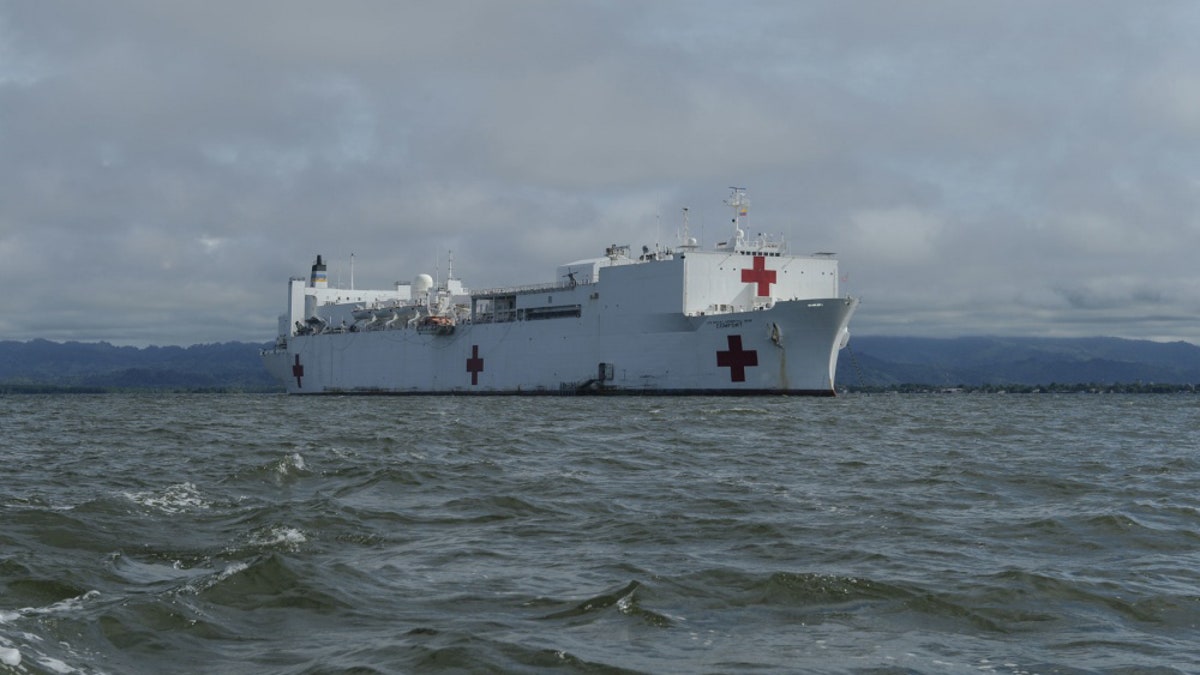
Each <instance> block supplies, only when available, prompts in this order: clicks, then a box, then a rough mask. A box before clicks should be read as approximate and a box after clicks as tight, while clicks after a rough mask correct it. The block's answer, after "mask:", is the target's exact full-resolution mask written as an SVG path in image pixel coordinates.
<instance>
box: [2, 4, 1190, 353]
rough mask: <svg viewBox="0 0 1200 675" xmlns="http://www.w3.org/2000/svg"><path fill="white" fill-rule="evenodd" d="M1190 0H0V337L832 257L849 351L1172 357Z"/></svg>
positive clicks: (190, 334)
mask: <svg viewBox="0 0 1200 675" xmlns="http://www.w3.org/2000/svg"><path fill="white" fill-rule="evenodd" d="M1198 35H1200V4H1197V3H1195V2H1191V1H1183V0H1181V1H1177V2H1173V1H1169V0H1168V1H1162V2H1159V1H1149V2H1129V1H1128V0H1086V1H1083V0H1080V1H1077V2H1074V1H1070V0H1063V1H1058V2H1043V1H1033V0H1027V1H1022V0H1005V1H996V2H960V1H958V0H927V1H923V2H896V1H894V0H878V1H870V0H856V1H854V2H846V1H844V0H830V1H801V2H797V1H792V0H785V1H781V2H766V1H763V2H744V3H741V2H739V3H729V2H703V1H697V0H678V1H670V0H667V1H658V2H641V1H633V0H628V1H622V0H598V1H595V2H587V1H578V0H572V1H570V2H568V1H558V0H554V1H536V0H506V1H505V2H495V1H492V0H451V1H446V0H438V1H437V2H394V1H384V0H380V1H377V2H366V1H363V2H355V1H342V2H316V1H313V2H301V1H294V0H289V1H287V2H282V1H280V2H249V3H246V2H196V3H172V2H160V1H159V0H145V1H136V0H108V1H106V2H87V1H79V2H35V1H22V0H11V1H4V0H0V283H3V284H4V287H5V289H7V290H6V291H5V293H4V295H3V298H4V299H3V301H2V303H0V307H3V311H2V312H0V339H17V340H26V339H31V338H35V337H44V338H49V339H55V340H81V341H95V340H108V341H110V342H113V343H117V344H134V345H146V344H160V345H166V344H181V345H190V344H195V343H202V342H217V341H227V340H253V341H268V340H270V339H272V338H273V336H274V333H275V328H276V323H275V322H276V316H277V315H278V314H279V313H280V312H281V311H282V310H283V305H284V299H285V288H286V281H287V279H288V277H290V276H297V275H304V274H306V273H307V270H308V266H309V265H310V264H311V261H312V258H313V257H314V256H315V255H316V254H317V253H321V254H323V255H324V256H325V257H326V258H328V259H330V262H331V267H330V277H331V279H332V280H334V281H337V280H338V279H340V280H341V282H342V283H344V284H347V285H348V284H349V273H350V272H349V259H350V254H351V253H354V254H355V283H356V285H357V286H359V287H388V286H390V284H391V283H392V282H393V281H395V280H398V279H404V280H407V279H411V278H412V277H413V276H414V275H415V274H417V273H419V272H428V273H433V272H434V269H435V267H436V268H438V269H439V271H440V273H441V274H442V275H443V276H444V274H445V271H446V258H447V251H450V250H453V255H454V272H455V275H456V276H458V277H461V278H462V279H463V280H464V282H465V283H466V284H467V285H468V286H471V287H477V288H482V287H491V286H500V285H507V284H520V283H533V282H542V281H551V280H553V274H554V267H555V266H556V265H557V264H559V263H562V262H566V261H569V260H574V259H578V258H583V257H590V256H593V255H597V254H600V253H602V251H603V247H604V246H605V245H607V244H611V243H628V244H632V245H634V246H635V247H640V246H641V245H642V244H653V243H655V242H656V241H660V242H663V243H667V244H671V243H674V241H675V234H676V228H677V227H678V225H679V221H680V214H681V209H682V207H688V208H689V210H690V211H689V212H690V214H691V224H692V231H693V233H694V234H698V235H700V236H701V238H702V240H703V241H704V242H705V243H709V244H711V243H713V242H714V241H717V240H721V239H723V238H724V234H725V232H726V230H727V224H728V220H729V214H728V211H727V210H726V209H725V207H724V206H723V205H722V203H721V202H722V199H724V198H725V197H726V196H727V193H728V186H730V185H741V186H746V187H747V188H748V189H749V196H750V199H751V202H752V206H751V209H750V223H751V226H750V227H751V230H752V231H763V232H773V233H782V234H784V235H786V236H787V237H788V239H789V242H790V244H791V248H792V250H793V252H812V251H836V252H837V254H838V257H839V259H840V260H841V267H842V274H843V275H844V276H845V277H846V281H845V283H844V284H843V291H845V292H849V293H851V294H854V295H858V296H861V297H862V298H863V299H864V302H863V305H862V307H861V308H860V310H859V313H858V314H857V315H856V317H855V319H854V321H853V323H852V330H853V331H854V332H856V333H858V334H873V335H926V336H956V335H967V334H999V335H1037V336H1068V335H1114V336H1122V337H1133V338H1153V339H1172V340H1173V339H1183V340H1188V341H1192V342H1198V341H1200V320H1198V318H1197V317H1198V316H1200V271H1198V267H1197V264H1196V260H1195V259H1196V254H1197V252H1198V251H1200V67H1198V64H1200V40H1198V39H1197V36H1198Z"/></svg>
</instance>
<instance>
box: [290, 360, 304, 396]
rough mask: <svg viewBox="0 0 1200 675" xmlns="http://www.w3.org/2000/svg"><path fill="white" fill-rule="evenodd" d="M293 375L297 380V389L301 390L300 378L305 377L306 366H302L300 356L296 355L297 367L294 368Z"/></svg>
mask: <svg viewBox="0 0 1200 675" xmlns="http://www.w3.org/2000/svg"><path fill="white" fill-rule="evenodd" d="M292 375H294V376H295V378H296V388H297V389H301V388H302V387H303V385H301V384H300V378H302V377H304V366H302V365H300V355H299V354H297V355H296V365H294V366H292Z"/></svg>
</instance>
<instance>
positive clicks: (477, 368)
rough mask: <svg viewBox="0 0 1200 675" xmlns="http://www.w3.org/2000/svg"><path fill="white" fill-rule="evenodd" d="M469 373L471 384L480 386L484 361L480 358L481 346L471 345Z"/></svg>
mask: <svg viewBox="0 0 1200 675" xmlns="http://www.w3.org/2000/svg"><path fill="white" fill-rule="evenodd" d="M467 372H468V373H470V374H471V384H479V373H481V372H483V359H481V358H479V345H471V358H469V359H467Z"/></svg>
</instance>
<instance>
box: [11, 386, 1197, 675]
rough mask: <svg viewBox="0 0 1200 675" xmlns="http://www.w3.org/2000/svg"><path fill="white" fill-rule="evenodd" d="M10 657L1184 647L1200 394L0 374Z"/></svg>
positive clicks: (595, 657)
mask: <svg viewBox="0 0 1200 675" xmlns="http://www.w3.org/2000/svg"><path fill="white" fill-rule="evenodd" d="M0 419H2V420H3V433H2V436H0V467H2V468H3V471H4V473H3V478H2V479H0V673H4V672H16V673H163V672H195V673H331V672H355V673H405V672H516V673H526V672H547V673H548V672H563V673H570V672H580V673H618V672H620V673H624V672H645V673H791V672H830V673H834V672H845V673H892V672H897V673H899V672H911V673H965V672H990V673H1091V672H1103V673H1142V672H1162V673H1175V672H1179V673H1183V672H1200V647H1198V645H1200V493H1198V489H1200V455H1198V453H1200V398H1197V397H1196V396H1194V395H1178V396H1111V395H1110V396H1105V395H1055V396H1051V395H1009V396H1002V395H904V396H898V395H871V396H867V395H850V396H845V397H841V398H837V399H806V398H784V397H780V398H756V399H737V398H649V397H648V398H638V397H632V398H465V397H461V398H371V397H362V398H355V397H345V398H289V397H285V396H281V395H260V396H252V395H246V396H242V395H165V396H141V395H99V396H81V395H80V396H15V397H0Z"/></svg>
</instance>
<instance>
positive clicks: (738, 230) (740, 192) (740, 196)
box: [725, 186, 750, 249]
mask: <svg viewBox="0 0 1200 675" xmlns="http://www.w3.org/2000/svg"><path fill="white" fill-rule="evenodd" d="M729 189H730V190H733V192H732V193H731V194H730V195H729V199H726V200H725V203H726V204H727V205H728V206H729V207H730V208H732V209H733V238H732V239H730V248H735V249H736V248H737V245H738V244H741V243H743V242H744V241H745V239H746V231H745V230H744V229H742V224H743V221H744V220H745V219H746V213H747V212H748V211H749V209H750V200H749V199H747V198H746V188H744V187H733V186H731V187H730V188H729Z"/></svg>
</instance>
